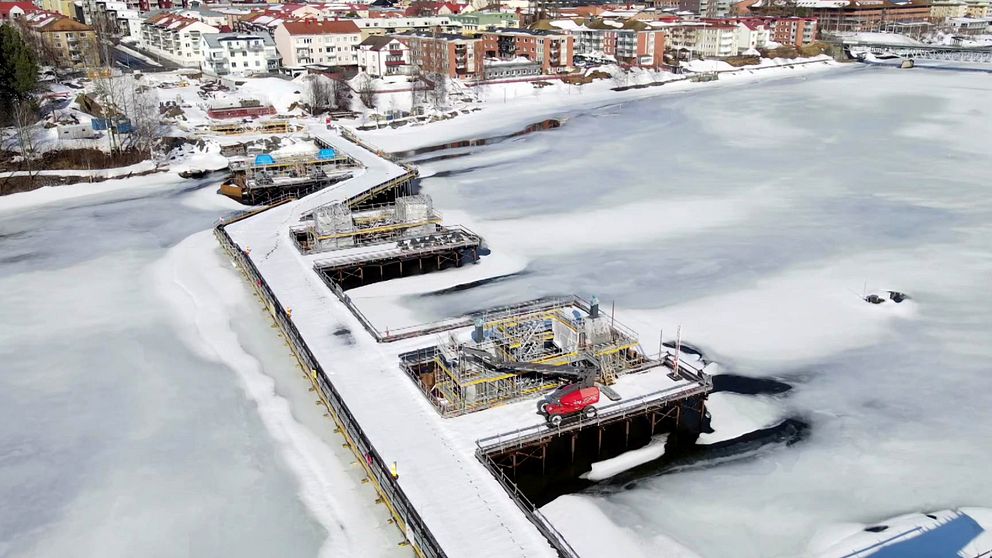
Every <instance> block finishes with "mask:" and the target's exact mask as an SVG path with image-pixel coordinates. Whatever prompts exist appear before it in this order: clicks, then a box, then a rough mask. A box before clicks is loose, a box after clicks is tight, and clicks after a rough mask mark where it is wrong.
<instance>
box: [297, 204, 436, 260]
mask: <svg viewBox="0 0 992 558" xmlns="http://www.w3.org/2000/svg"><path fill="white" fill-rule="evenodd" d="M447 230H448V229H445V228H444V227H441V215H440V214H439V213H438V212H437V211H435V210H434V203H433V201H432V200H431V197H430V196H428V195H423V194H421V195H415V196H405V197H401V198H397V199H396V202H395V203H386V204H377V205H373V206H370V207H368V208H366V209H362V210H353V209H352V208H351V207H350V206H349V205H348V204H347V203H345V202H335V203H330V204H326V205H322V206H319V207H317V208H316V209H314V210H313V213H312V215H311V217H310V219H309V220H307V221H306V222H305V223H304V224H303V225H300V226H297V227H293V228H292V229H291V231H290V234H292V235H293V236H294V240H295V241H296V245H297V246H298V247H299V249H300V251H301V252H303V253H304V254H312V253H316V252H327V251H333V250H341V249H345V248H354V247H356V246H371V245H375V244H385V243H388V242H403V241H413V240H414V239H416V238H418V237H431V236H432V235H436V234H437V233H440V232H445V231H447Z"/></svg>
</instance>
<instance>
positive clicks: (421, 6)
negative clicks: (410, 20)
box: [403, 0, 463, 17]
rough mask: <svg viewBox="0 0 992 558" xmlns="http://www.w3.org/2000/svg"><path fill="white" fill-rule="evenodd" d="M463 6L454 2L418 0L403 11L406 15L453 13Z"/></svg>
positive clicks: (459, 10) (420, 15)
mask: <svg viewBox="0 0 992 558" xmlns="http://www.w3.org/2000/svg"><path fill="white" fill-rule="evenodd" d="M462 8H463V6H462V5H461V4H456V3H454V2H429V1H424V0H418V1H416V2H413V3H412V4H410V7H409V8H407V9H406V11H405V12H403V15H405V16H408V17H427V16H441V15H454V14H458V13H461V11H462Z"/></svg>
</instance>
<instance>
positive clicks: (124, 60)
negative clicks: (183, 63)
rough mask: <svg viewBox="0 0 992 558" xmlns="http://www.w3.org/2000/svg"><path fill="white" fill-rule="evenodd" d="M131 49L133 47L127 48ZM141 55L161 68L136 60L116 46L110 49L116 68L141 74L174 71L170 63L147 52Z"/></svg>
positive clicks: (173, 65) (173, 66)
mask: <svg viewBox="0 0 992 558" xmlns="http://www.w3.org/2000/svg"><path fill="white" fill-rule="evenodd" d="M128 48H131V49H133V48H134V47H130V46H129V47H128ZM141 54H143V55H145V56H147V57H149V58H152V59H154V60H155V61H156V62H158V63H159V64H161V66H153V65H151V64H149V63H148V62H145V61H144V60H142V59H140V58H137V57H135V56H132V55H130V54H128V53H127V52H124V51H123V50H121V49H119V48H118V47H117V46H112V47H110V56H111V58H113V59H114V64H115V65H117V66H123V67H125V68H130V69H132V70H136V71H141V72H163V71H166V70H172V69H175V67H176V65H175V64H173V63H170V62H169V61H167V60H163V59H161V58H159V57H157V56H154V55H152V54H149V53H147V52H142V53H141Z"/></svg>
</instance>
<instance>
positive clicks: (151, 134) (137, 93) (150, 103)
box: [126, 85, 162, 157]
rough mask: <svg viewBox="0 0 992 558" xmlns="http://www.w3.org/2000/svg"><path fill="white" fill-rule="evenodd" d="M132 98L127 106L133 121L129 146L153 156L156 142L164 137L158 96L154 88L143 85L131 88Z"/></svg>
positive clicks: (129, 118)
mask: <svg viewBox="0 0 992 558" xmlns="http://www.w3.org/2000/svg"><path fill="white" fill-rule="evenodd" d="M131 91H132V94H131V99H130V103H128V106H127V117H128V120H130V122H131V133H130V134H129V135H128V138H127V144H126V145H127V147H128V148H130V149H136V150H138V151H139V152H141V153H147V154H148V156H149V157H151V156H152V153H153V151H152V150H153V149H154V147H155V144H156V143H157V142H158V139H159V138H160V137H162V121H161V119H160V116H159V110H158V96H157V95H156V94H155V92H154V90H152V89H149V88H148V87H147V86H144V85H141V86H138V87H134V88H132V89H131Z"/></svg>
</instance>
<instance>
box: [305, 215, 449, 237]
mask: <svg viewBox="0 0 992 558" xmlns="http://www.w3.org/2000/svg"><path fill="white" fill-rule="evenodd" d="M440 222H441V220H440V219H428V220H426V221H417V222H415V223H393V224H391V225H384V226H381V227H371V228H368V229H358V230H354V231H348V232H343V233H337V234H324V235H320V236H318V237H317V240H330V239H332V238H342V237H346V236H359V235H363V234H375V233H380V232H389V231H395V230H400V229H409V228H413V227H419V226H422V225H436V224H438V223H440Z"/></svg>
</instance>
